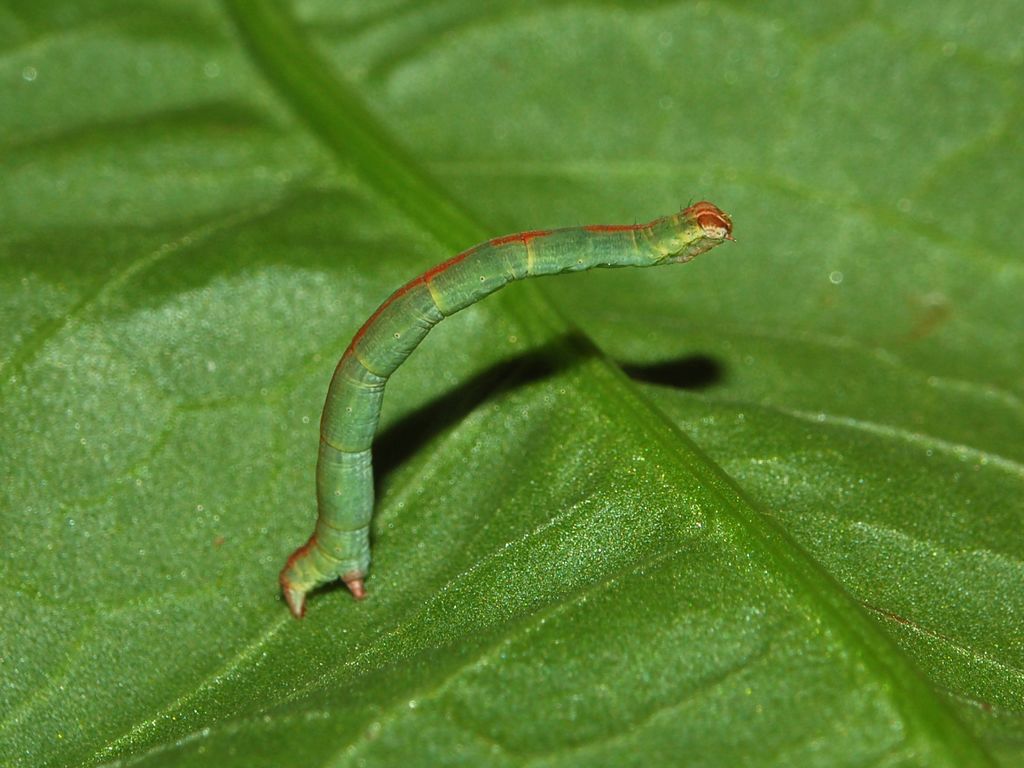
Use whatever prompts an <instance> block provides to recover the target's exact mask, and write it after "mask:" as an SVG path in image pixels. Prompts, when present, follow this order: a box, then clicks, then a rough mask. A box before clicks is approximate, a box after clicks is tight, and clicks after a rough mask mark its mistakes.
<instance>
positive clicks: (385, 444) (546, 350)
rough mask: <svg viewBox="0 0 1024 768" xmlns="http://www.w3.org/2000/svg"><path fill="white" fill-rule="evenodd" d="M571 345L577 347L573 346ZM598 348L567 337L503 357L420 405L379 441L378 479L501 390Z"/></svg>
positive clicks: (375, 462)
mask: <svg viewBox="0 0 1024 768" xmlns="http://www.w3.org/2000/svg"><path fill="white" fill-rule="evenodd" d="M570 350H571V351H570ZM588 354H595V353H594V352H593V349H592V348H591V347H589V346H588V345H582V344H578V343H576V341H575V340H574V339H573V338H572V337H562V338H560V339H558V340H556V341H554V342H552V343H551V344H548V345H546V346H544V347H539V348H538V349H535V350H532V351H530V352H525V353H523V354H522V355H519V356H517V357H514V358H511V359H509V360H503V361H502V362H500V363H495V364H494V365H492V366H490V367H489V368H486V369H485V370H483V371H480V372H479V373H477V374H476V375H474V376H473V377H472V378H470V379H467V380H466V381H465V382H463V383H462V384H459V385H458V386H457V387H455V388H454V389H452V390H450V391H448V392H446V393H445V394H443V395H441V396H440V397H437V398H435V399H434V400H431V401H430V402H429V403H426V404H425V405H423V406H421V407H420V408H418V409H416V410H415V411H413V412H412V413H410V414H409V415H407V416H405V417H403V418H402V419H401V420H400V421H398V422H396V423H395V424H393V425H391V426H390V427H388V428H387V429H385V430H384V431H383V432H381V433H379V434H378V435H377V439H376V440H374V443H373V465H374V478H375V484H377V485H378V488H377V490H378V492H379V490H380V489H379V483H380V479H381V478H382V477H384V476H385V475H387V474H388V473H389V472H391V471H392V470H393V469H395V468H397V467H399V466H401V464H402V463H403V462H405V461H407V460H408V459H409V458H411V457H412V456H413V455H414V454H415V453H416V452H417V451H420V450H421V449H422V448H423V447H424V445H426V444H427V443H428V442H429V441H430V440H431V439H433V438H434V437H435V436H436V435H438V434H440V433H441V432H443V431H445V430H446V429H448V428H449V427H451V426H453V425H454V424H457V423H458V422H459V421H461V420H462V419H464V418H465V417H466V416H468V415H469V414H470V413H471V412H472V411H473V410H474V409H475V408H477V407H478V406H479V405H480V404H481V403H483V402H485V401H486V400H488V399H489V398H492V397H494V396H495V395H497V394H499V393H501V392H507V391H510V390H512V389H515V388H517V387H521V386H525V385H527V384H532V383H533V382H536V381H539V380H541V379H544V378H547V377H548V376H551V375H552V374H554V373H556V372H557V371H560V370H563V369H564V368H566V367H568V366H572V365H575V364H577V363H578V362H579V361H580V357H581V355H588Z"/></svg>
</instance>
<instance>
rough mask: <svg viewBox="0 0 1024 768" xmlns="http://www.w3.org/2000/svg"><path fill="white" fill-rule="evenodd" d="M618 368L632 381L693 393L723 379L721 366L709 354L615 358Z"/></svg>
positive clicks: (722, 367) (723, 370)
mask: <svg viewBox="0 0 1024 768" xmlns="http://www.w3.org/2000/svg"><path fill="white" fill-rule="evenodd" d="M619 367H621V368H622V370H623V372H624V373H625V374H626V375H627V376H629V378H631V379H633V380H634V381H642V382H644V383H645V384H657V385H659V386H662V387H674V388H676V389H687V390H691V391H697V392H699V391H701V390H705V389H710V388H711V387H714V386H716V385H718V384H721V383H723V382H724V381H725V380H726V370H725V366H724V365H723V364H722V362H721V361H720V360H716V359H715V358H713V357H711V356H710V355H690V356H688V357H680V358H677V359H675V360H666V361H663V362H659V363H649V364H640V363H627V362H624V361H619Z"/></svg>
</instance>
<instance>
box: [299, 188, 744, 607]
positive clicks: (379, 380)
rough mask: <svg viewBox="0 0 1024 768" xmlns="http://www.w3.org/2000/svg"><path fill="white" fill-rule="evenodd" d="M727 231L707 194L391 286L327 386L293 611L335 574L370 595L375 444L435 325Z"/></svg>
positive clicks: (508, 244)
mask: <svg viewBox="0 0 1024 768" xmlns="http://www.w3.org/2000/svg"><path fill="white" fill-rule="evenodd" d="M725 240H732V220H731V219H730V218H729V216H728V214H726V213H724V212H723V211H721V210H719V209H718V208H717V207H716V206H714V205H712V204H711V203H707V202H701V203H696V204H694V205H691V206H690V207H689V208H686V209H685V210H683V211H680V212H679V213H677V214H675V215H672V216H664V217H662V218H660V219H655V220H654V221H652V222H650V223H648V224H634V225H626V226H603V225H602V226H591V227H575V228H571V229H552V230H537V231H532V232H520V233H518V234H515V235H506V236H505V237H499V238H495V239H494V240H488V241H487V242H484V243H481V244H480V245H476V246H473V247H472V248H470V249H469V250H468V251H463V252H462V253H460V254H459V255H457V256H455V257H453V258H451V259H449V260H448V261H446V262H444V263H443V264H439V265H438V266H436V267H434V268H433V269H430V270H427V271H426V272H424V273H423V274H422V275H420V276H419V277H417V278H416V279H415V280H412V281H411V282H408V283H406V284H405V285H403V286H402V287H401V288H399V289H398V290H397V291H395V292H394V293H393V294H391V296H390V297H389V298H388V299H387V300H386V301H385V302H384V303H383V304H381V305H380V307H379V308H378V309H377V311H376V312H374V313H373V315H371V316H370V319H369V320H367V321H366V322H365V323H364V324H363V327H362V328H360V329H359V330H358V331H357V332H356V335H355V337H354V338H353V339H352V343H351V344H349V345H348V349H346V350H345V354H344V355H342V358H341V360H340V361H339V362H338V367H337V368H336V369H335V371H334V378H332V379H331V386H330V388H329V389H328V391H327V402H326V403H325V404H324V411H323V417H322V418H321V420H320V454H319V457H318V460H317V468H316V497H317V506H318V507H319V516H318V518H317V522H316V529H315V530H314V531H313V535H312V536H310V537H309V541H307V542H306V543H305V544H303V545H302V546H301V547H299V548H298V549H297V550H295V552H294V553H293V554H292V556H291V557H289V558H288V562H287V563H286V564H285V567H284V569H283V570H282V571H281V576H280V582H281V588H282V590H283V591H284V596H285V599H286V600H287V601H288V607H289V608H290V609H291V612H292V614H293V615H294V616H295V617H296V618H301V617H302V616H303V615H304V614H305V612H306V594H307V593H308V592H309V591H310V590H312V589H313V588H314V587H317V586H319V585H321V584H325V583H327V582H329V581H333V580H334V579H337V578H341V580H342V581H344V582H345V585H346V586H347V587H348V589H349V591H350V592H351V593H352V595H353V596H354V597H355V598H357V599H362V598H363V597H365V596H366V588H365V586H364V581H365V579H366V575H367V572H368V570H369V567H370V518H371V516H372V513H373V469H372V465H371V460H370V445H371V443H372V441H373V435H374V432H375V431H376V429H377V420H378V418H379V417H380V407H381V402H382V400H383V397H384V386H385V385H386V384H387V381H388V378H389V377H390V376H391V374H392V373H394V372H395V370H396V369H397V368H398V367H399V366H400V365H401V364H402V363H403V362H405V359H406V358H407V357H408V356H409V354H410V353H411V352H412V351H413V350H414V349H415V348H416V346H417V345H418V344H419V343H420V342H421V341H422V340H423V337H424V336H426V335H427V333H428V332H429V331H430V329H431V328H433V327H434V326H435V325H437V324H438V323H439V322H441V321H442V320H443V319H444V318H446V317H448V316H449V315H453V314H455V313H456V312H458V311H459V310H460V309H465V308H466V307H468V306H469V305H470V304H473V303H475V302H477V301H479V300H480V299H482V298H484V297H485V296H487V295H489V294H491V293H494V292H495V291H496V290H498V289H499V288H502V287H503V286H505V285H507V284H508V283H510V282H512V281H513V280H522V279H523V278H527V277H534V276H537V275H552V274H556V273H559V272H579V271H581V270H584V269H593V268H595V267H653V266H658V265H660V264H679V263H683V262H687V261H689V260H690V259H692V258H694V257H695V256H698V255H699V254H701V253H704V252H705V251H708V250H710V249H711V248H714V247H715V246H716V245H718V244H719V243H722V242H724V241H725Z"/></svg>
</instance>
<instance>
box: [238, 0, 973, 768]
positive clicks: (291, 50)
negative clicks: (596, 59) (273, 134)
mask: <svg viewBox="0 0 1024 768" xmlns="http://www.w3.org/2000/svg"><path fill="white" fill-rule="evenodd" d="M225 5H226V7H227V9H228V11H229V13H230V15H231V16H232V18H233V19H234V21H235V23H236V24H237V27H238V29H239V32H240V34H241V37H242V38H243V41H244V42H245V43H246V44H247V46H248V49H249V51H250V53H251V55H252V58H253V61H254V63H255V64H256V65H257V66H258V67H259V68H260V69H261V70H262V72H263V73H264V75H265V76H266V77H267V79H268V81H269V82H270V83H271V85H272V86H273V87H274V89H275V90H276V93H277V95H278V96H279V97H280V98H281V100H282V101H283V102H284V103H285V104H286V105H287V106H288V107H289V108H290V109H291V110H292V111H293V112H294V113H295V114H296V116H297V117H298V118H299V120H300V121H301V122H302V123H304V124H306V125H307V126H308V127H309V129H310V130H311V132H312V133H313V134H314V135H316V136H317V137H318V138H319V139H320V140H321V141H322V142H323V143H324V144H326V145H327V147H328V148H329V149H330V150H331V151H332V152H333V153H334V154H335V156H336V157H337V158H338V160H339V162H340V163H342V164H344V165H346V166H348V167H350V168H352V170H354V171H355V172H356V173H357V174H358V175H360V176H361V177H362V178H363V180H364V181H365V182H366V183H367V184H369V185H370V186H371V187H373V188H375V189H376V190H377V191H378V192H379V193H380V194H382V195H383V196H384V197H385V198H387V199H388V200H389V201H390V202H392V203H393V204H394V205H395V206H396V207H397V208H398V209H399V210H400V211H402V212H403V213H404V214H405V215H406V216H408V217H409V218H410V219H411V220H412V221H414V222H415V223H416V224H417V225H418V226H419V227H421V228H422V229H423V230H424V231H426V232H428V233H430V234H431V235H432V236H433V237H434V239H436V240H437V241H438V243H439V244H441V245H442V246H444V248H445V249H446V250H448V251H450V252H454V251H456V250H458V249H460V248H463V247H465V245H467V244H468V243H473V242H477V241H480V240H483V239H484V237H485V236H486V230H485V228H484V227H482V226H480V225H479V224H478V223H477V222H476V221H475V220H474V219H473V218H472V217H471V216H469V215H468V214H467V213H465V211H464V210H463V209H462V207H461V206H460V205H459V204H458V203H457V202H455V201H454V200H453V199H452V198H451V197H450V196H449V195H448V194H447V192H446V191H445V190H444V188H443V187H441V186H440V185H439V184H438V183H437V182H435V181H434V180H433V179H431V178H429V177H428V176H427V175H426V174H424V173H423V172H421V171H420V170H419V169H418V167H417V166H416V164H415V163H414V161H413V160H412V158H411V156H410V155H409V154H408V153H407V152H406V151H405V150H404V149H403V148H402V147H401V146H400V145H399V144H398V143H397V142H394V141H393V140H392V139H390V137H389V133H388V131H387V130H386V129H385V128H384V126H382V125H380V124H379V123H378V121H377V120H376V118H375V117H374V116H373V115H372V114H371V113H370V111H369V110H368V109H367V108H366V106H365V105H364V104H363V103H362V101H361V100H360V98H359V97H358V96H357V95H356V94H355V93H354V92H353V91H352V90H351V89H349V88H348V87H347V86H346V85H345V84H344V83H342V82H341V81H340V80H339V79H338V78H336V77H335V76H334V75H333V73H332V69H331V67H330V65H329V63H327V62H326V61H324V60H323V59H322V58H321V57H320V56H319V55H318V54H317V53H316V52H315V51H314V50H313V47H312V45H311V43H310V41H309V40H307V39H306V38H305V37H304V36H303V34H302V32H301V30H300V29H299V27H298V25H297V22H296V21H295V20H294V19H293V18H292V17H291V16H290V15H289V13H288V12H287V11H286V10H285V9H283V8H282V7H280V6H279V5H277V4H276V3H274V2H273V0H259V1H258V2H243V1H242V0H225ZM518 296H519V299H518V300H517V301H514V302H513V301H506V302H503V303H504V304H505V306H507V307H509V308H510V310H511V311H512V312H513V314H514V316H515V318H516V320H517V321H518V322H519V324H520V325H521V326H522V327H523V328H524V330H525V331H526V333H525V334H524V335H526V336H528V337H531V338H539V337H548V338H550V337H551V336H552V335H556V334H559V333H560V334H563V335H564V334H566V333H567V332H568V331H569V329H570V328H571V324H570V323H569V322H567V320H566V319H565V318H564V317H563V316H561V314H560V313H559V312H558V310H557V309H556V308H555V307H554V306H553V305H552V304H551V303H550V302H549V301H548V300H547V299H546V298H545V297H544V296H543V295H542V293H541V292H540V291H538V290H536V288H535V287H534V286H532V285H528V286H524V290H521V291H519V293H518ZM580 343H582V342H575V341H574V342H569V341H564V342H562V343H561V344H555V345H552V347H553V348H554V349H555V352H556V354H558V355H560V356H562V357H563V359H565V358H571V357H576V358H578V359H580V358H582V357H584V356H586V357H589V358H591V360H590V362H589V363H588V367H589V369H590V370H591V371H592V373H593V381H594V383H595V384H597V385H599V386H600V388H602V389H604V390H605V393H606V394H607V395H608V397H609V399H610V400H611V401H612V402H615V403H616V404H617V406H618V408H619V410H618V414H617V415H619V417H620V418H623V419H630V420H631V421H632V422H633V424H639V425H640V426H641V427H642V428H643V429H644V430H645V431H646V432H648V433H649V434H650V440H651V443H652V445H657V446H658V447H659V448H660V449H661V450H662V452H663V453H664V455H665V456H666V457H669V458H670V459H672V460H674V462H675V463H677V464H678V465H679V466H680V467H681V469H682V470H683V471H688V472H690V473H691V474H693V475H694V476H695V477H696V478H697V479H698V480H700V482H701V483H702V484H703V485H704V486H705V487H706V488H708V489H709V490H710V491H711V492H712V493H713V495H714V496H716V497H717V498H718V499H719V501H720V504H719V509H720V511H721V512H722V513H723V515H724V516H725V517H728V518H730V520H731V522H732V523H733V524H735V525H737V526H738V527H739V528H741V529H742V530H743V531H744V532H745V533H746V534H747V536H748V538H749V539H751V540H752V543H754V544H756V545H757V546H759V547H760V548H761V549H762V550H763V551H764V553H765V554H766V555H767V558H768V559H769V560H770V561H772V562H774V563H775V564H776V565H777V566H778V567H777V569H776V573H775V574H773V575H774V576H775V577H776V578H778V579H780V581H783V582H788V583H789V585H790V586H792V587H793V588H794V591H795V592H797V593H800V594H803V595H804V596H805V597H806V598H807V599H808V602H810V603H811V604H812V605H813V606H814V607H815V608H816V612H817V613H818V615H820V616H821V617H822V618H823V619H825V621H826V622H827V623H828V624H830V625H831V626H832V628H833V630H834V631H835V633H836V635H837V636H839V637H841V638H842V639H843V640H842V644H843V645H844V646H845V647H846V648H848V649H849V650H850V651H851V655H853V656H855V657H857V658H858V659H859V660H860V662H861V663H862V664H864V666H865V667H867V668H869V669H871V670H872V672H873V673H874V674H875V675H877V676H879V677H880V678H882V679H885V680H888V681H890V682H891V684H892V685H891V688H892V690H893V701H894V703H895V704H896V706H897V707H898V708H899V710H900V713H901V716H902V717H903V719H904V721H905V723H906V725H907V731H908V735H907V740H908V742H909V743H910V744H913V745H916V746H920V747H921V749H922V751H923V754H925V755H927V756H928V758H929V761H928V762H929V764H933V765H936V764H939V763H942V764H949V765H956V766H963V765H992V764H993V763H992V761H991V758H990V757H989V756H988V755H987V753H986V752H985V750H984V748H983V747H982V746H981V744H980V743H979V742H978V741H977V740H976V739H975V738H974V737H973V736H972V735H971V734H970V733H969V732H968V731H967V730H966V728H965V727H964V726H963V724H962V723H960V721H959V720H958V719H957V718H956V717H955V716H954V715H953V714H952V712H951V711H950V710H949V709H948V708H947V707H946V706H945V704H943V703H942V702H941V701H939V699H938V698H937V697H936V695H935V692H934V690H933V689H932V687H931V686H930V685H929V684H928V682H927V681H926V680H925V679H924V678H923V677H922V676H921V674H920V673H919V672H918V671H917V669H916V668H915V667H914V666H913V665H912V664H911V662H910V661H909V659H907V658H906V657H905V656H904V655H903V653H902V652H901V651H900V650H899V649H898V647H897V646H896V645H895V643H894V641H893V640H892V639H890V637H889V636H888V635H887V634H885V632H884V631H883V630H882V629H881V627H880V626H879V625H878V624H877V623H876V622H874V621H873V620H872V619H871V618H869V617H868V616H867V615H866V613H865V612H864V611H862V610H861V609H860V607H859V606H858V605H857V603H856V602H855V601H854V599H853V598H852V597H851V596H849V595H848V594H847V593H846V592H845V590H843V589H842V587H841V586H840V585H839V584H838V583H837V582H836V581H834V580H833V579H832V578H831V577H830V576H829V575H828V574H827V573H826V572H825V571H824V570H823V569H822V568H821V567H820V566H819V565H818V564H817V563H816V562H815V561H814V560H812V559H811V558H810V557H809V556H808V554H807V553H806V552H805V551H804V550H803V549H801V548H800V547H799V546H798V545H797V544H796V542H795V541H794V540H793V539H791V538H790V537H789V535H788V534H787V533H786V532H785V531H784V530H783V529H782V528H781V527H779V526H778V525H777V524H776V523H774V522H773V521H772V520H770V519H769V518H768V517H766V516H764V515H762V514H761V513H759V512H758V511H757V510H756V508H755V507H754V505H753V504H752V503H751V502H750V501H749V500H748V499H747V498H746V497H745V495H744V494H743V492H742V491H741V490H740V489H739V488H738V487H737V485H736V484H735V483H734V481H733V480H732V479H731V478H730V477H729V476H728V475H726V474H725V473H724V472H723V471H722V470H721V469H720V468H719V467H718V466H717V465H715V464H714V463H713V462H711V461H710V460H709V459H708V458H707V457H706V456H705V455H704V454H703V453H702V452H701V451H700V449H699V448H697V447H696V446H695V445H694V444H693V443H692V442H691V441H690V440H689V439H688V438H687V437H686V436H685V435H683V434H682V433H681V432H679V431H678V429H676V427H675V426H674V425H673V424H672V423H671V421H670V420H669V419H668V418H666V417H665V415H664V414H662V413H661V412H660V411H659V410H658V409H657V408H656V407H655V406H654V405H653V403H651V402H650V401H649V400H648V399H647V398H646V397H645V396H644V395H642V394H641V393H640V392H639V391H638V390H637V388H636V387H635V386H634V385H633V384H632V383H631V382H630V381H629V380H628V379H627V378H626V377H625V375H624V374H623V373H622V372H621V371H620V370H619V369H618V368H617V367H616V366H615V365H614V363H612V362H611V361H609V360H608V359H607V358H605V357H604V356H602V355H600V354H599V353H596V351H595V350H594V349H593V347H592V345H590V344H589V343H586V347H587V349H586V352H585V353H584V352H581V350H580V348H579V347H578V346H577V347H576V348H574V345H577V344H580ZM597 388H598V387H594V388H593V389H590V390H589V391H581V392H577V393H576V395H575V396H576V397H579V398H591V397H593V392H594V391H595V390H596V389H597ZM935 761H938V762H935Z"/></svg>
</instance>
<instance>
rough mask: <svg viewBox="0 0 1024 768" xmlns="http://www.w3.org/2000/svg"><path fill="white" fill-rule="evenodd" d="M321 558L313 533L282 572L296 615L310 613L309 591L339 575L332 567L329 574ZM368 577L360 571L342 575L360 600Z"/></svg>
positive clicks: (290, 606)
mask: <svg viewBox="0 0 1024 768" xmlns="http://www.w3.org/2000/svg"><path fill="white" fill-rule="evenodd" d="M318 559H319V558H318V557H317V541H316V534H313V536H311V537H310V539H309V541H307V542H306V543H305V544H303V545H302V546H301V547H299V548H298V549H296V550H295V551H294V552H292V554H291V557H289V558H288V562H286V563H285V564H284V568H282V569H281V574H280V575H279V576H278V581H279V582H280V584H281V592H282V593H283V594H284V599H285V602H287V603H288V610H290V611H291V612H292V616H294V617H295V618H296V619H301V618H302V617H303V616H305V615H306V595H307V594H308V593H309V592H310V591H312V590H313V589H316V588H317V587H319V586H320V585H321V584H326V583H327V582H329V581H333V580H334V579H335V578H337V571H335V572H334V573H330V571H328V572H327V573H326V574H325V573H324V570H325V569H323V568H322V567H321V566H322V565H323V563H318V562H317V561H318ZM365 579H366V574H364V573H360V572H359V571H350V572H348V573H345V574H342V576H341V580H342V581H344V582H345V586H346V587H348V591H349V592H351V593H352V597H354V598H355V599H356V600H362V599H363V598H365V597H366V586H365Z"/></svg>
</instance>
